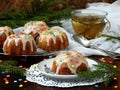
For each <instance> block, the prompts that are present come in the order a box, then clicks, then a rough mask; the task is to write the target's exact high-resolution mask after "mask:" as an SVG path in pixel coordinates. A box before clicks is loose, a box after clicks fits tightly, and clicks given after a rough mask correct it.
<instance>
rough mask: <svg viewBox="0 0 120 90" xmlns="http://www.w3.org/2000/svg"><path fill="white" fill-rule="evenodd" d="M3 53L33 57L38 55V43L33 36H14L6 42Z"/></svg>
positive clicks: (9, 37)
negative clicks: (32, 55)
mask: <svg viewBox="0 0 120 90" xmlns="http://www.w3.org/2000/svg"><path fill="white" fill-rule="evenodd" d="M3 51H4V53H6V54H8V55H31V54H35V53H36V43H35V40H34V38H33V37H32V36H31V35H27V34H12V35H10V36H8V37H7V39H6V40H5V42H4V45H3Z"/></svg>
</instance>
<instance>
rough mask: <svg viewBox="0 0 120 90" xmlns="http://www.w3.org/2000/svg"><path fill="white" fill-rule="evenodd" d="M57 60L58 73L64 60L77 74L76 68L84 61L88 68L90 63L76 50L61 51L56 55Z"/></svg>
mask: <svg viewBox="0 0 120 90" xmlns="http://www.w3.org/2000/svg"><path fill="white" fill-rule="evenodd" d="M55 61H56V64H57V70H56V74H58V73H59V70H60V67H61V65H62V63H63V62H65V63H67V65H68V68H69V69H70V71H71V72H72V73H73V74H76V69H77V68H78V66H80V65H81V64H82V63H84V64H85V65H86V66H87V68H88V63H87V61H86V60H85V57H84V56H83V55H82V54H80V53H79V52H77V51H75V50H71V51H69V52H61V53H60V54H59V55H57V56H56V57H55Z"/></svg>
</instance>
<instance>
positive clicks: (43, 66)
mask: <svg viewBox="0 0 120 90" xmlns="http://www.w3.org/2000/svg"><path fill="white" fill-rule="evenodd" d="M53 60H54V58H51V59H46V60H43V61H41V62H39V63H38V64H37V68H38V69H39V71H40V73H42V74H44V75H46V76H48V77H51V78H56V79H77V78H78V77H77V75H58V74H54V73H52V72H51V66H52V63H53ZM86 60H87V62H88V66H89V67H90V70H95V67H94V65H97V64H98V63H97V62H96V61H95V60H92V59H89V58H87V59H86Z"/></svg>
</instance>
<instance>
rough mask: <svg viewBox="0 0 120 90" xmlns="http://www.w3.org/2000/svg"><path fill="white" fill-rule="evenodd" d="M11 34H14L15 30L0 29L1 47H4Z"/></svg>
mask: <svg viewBox="0 0 120 90" xmlns="http://www.w3.org/2000/svg"><path fill="white" fill-rule="evenodd" d="M10 34H13V30H12V29H11V28H10V27H8V26H3V27H0V47H2V46H3V43H4V41H5V40H6V38H7V36H9V35H10Z"/></svg>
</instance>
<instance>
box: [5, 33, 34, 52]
mask: <svg viewBox="0 0 120 90" xmlns="http://www.w3.org/2000/svg"><path fill="white" fill-rule="evenodd" d="M13 40H14V41H15V45H16V46H18V42H19V41H20V40H21V41H22V45H23V48H22V49H23V51H24V50H25V47H26V43H27V42H29V43H30V47H31V51H33V45H34V46H36V43H35V40H34V39H33V37H32V36H30V35H25V34H19V35H15V36H14V35H13V36H12V35H11V36H9V37H7V39H6V41H5V42H4V45H6V43H7V42H8V44H7V46H8V47H9V45H10V44H11V41H13ZM3 47H4V46H3Z"/></svg>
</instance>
